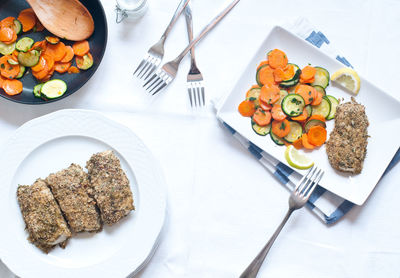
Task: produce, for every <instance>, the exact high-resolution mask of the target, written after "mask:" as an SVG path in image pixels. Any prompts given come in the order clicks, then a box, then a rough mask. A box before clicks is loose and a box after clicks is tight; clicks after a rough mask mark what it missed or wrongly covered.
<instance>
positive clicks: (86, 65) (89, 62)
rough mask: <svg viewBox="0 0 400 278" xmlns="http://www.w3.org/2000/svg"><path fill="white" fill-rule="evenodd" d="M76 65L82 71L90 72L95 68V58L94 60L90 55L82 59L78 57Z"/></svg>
mask: <svg viewBox="0 0 400 278" xmlns="http://www.w3.org/2000/svg"><path fill="white" fill-rule="evenodd" d="M81 59H83V60H81ZM76 65H77V66H78V68H80V69H81V70H88V69H90V68H91V67H92V66H93V58H92V56H91V55H90V54H89V55H88V54H86V55H84V56H83V57H82V58H80V57H77V58H76Z"/></svg>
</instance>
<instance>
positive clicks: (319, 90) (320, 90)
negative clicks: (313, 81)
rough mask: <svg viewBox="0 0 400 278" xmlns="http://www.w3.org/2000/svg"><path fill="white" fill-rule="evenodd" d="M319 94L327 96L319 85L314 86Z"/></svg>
mask: <svg viewBox="0 0 400 278" xmlns="http://www.w3.org/2000/svg"><path fill="white" fill-rule="evenodd" d="M312 87H313V88H314V89H315V90H317V92H320V93H321V94H322V95H323V96H325V95H326V92H325V89H324V88H323V87H321V86H319V85H313V86H312Z"/></svg>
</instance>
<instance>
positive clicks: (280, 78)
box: [274, 68, 285, 83]
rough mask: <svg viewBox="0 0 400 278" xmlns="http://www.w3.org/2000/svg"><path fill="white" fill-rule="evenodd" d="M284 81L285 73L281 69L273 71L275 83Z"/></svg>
mask: <svg viewBox="0 0 400 278" xmlns="http://www.w3.org/2000/svg"><path fill="white" fill-rule="evenodd" d="M284 79H285V72H284V71H283V69H281V68H277V69H275V70H274V80H275V82H276V83H279V82H281V81H283V80H284Z"/></svg>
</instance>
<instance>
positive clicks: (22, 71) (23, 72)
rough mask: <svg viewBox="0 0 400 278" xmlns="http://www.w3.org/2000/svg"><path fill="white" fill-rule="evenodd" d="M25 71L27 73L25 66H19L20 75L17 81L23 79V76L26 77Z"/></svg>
mask: <svg viewBox="0 0 400 278" xmlns="http://www.w3.org/2000/svg"><path fill="white" fill-rule="evenodd" d="M25 71H26V68H25V67H24V66H21V65H20V66H19V73H18V75H17V76H16V78H17V79H19V78H21V77H22V76H24V74H25Z"/></svg>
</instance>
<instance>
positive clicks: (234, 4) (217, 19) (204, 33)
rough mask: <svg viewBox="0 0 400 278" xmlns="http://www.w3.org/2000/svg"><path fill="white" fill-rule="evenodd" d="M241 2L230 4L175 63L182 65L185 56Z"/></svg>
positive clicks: (237, 0) (235, 0) (236, 0)
mask: <svg viewBox="0 0 400 278" xmlns="http://www.w3.org/2000/svg"><path fill="white" fill-rule="evenodd" d="M239 1H240V0H234V1H233V2H232V3H231V4H229V6H228V7H226V8H225V10H223V11H222V12H221V13H220V14H219V15H218V16H217V17H215V18H214V19H213V20H212V21H211V22H210V23H209V24H208V25H207V26H206V27H204V29H203V30H202V31H201V33H200V34H199V35H198V36H197V37H196V38H195V39H194V40H192V41H191V42H190V44H189V45H188V46H187V47H186V48H185V49H184V50H183V51H182V52H181V54H179V56H178V57H176V58H175V60H174V61H175V62H177V63H178V64H179V63H180V61H181V60H182V58H183V57H185V55H186V54H187V53H188V52H189V50H190V49H191V48H192V47H193V46H194V45H195V44H196V43H198V42H199V40H201V39H202V38H203V37H204V36H205V35H206V34H207V33H208V32H209V31H211V29H213V28H214V27H215V25H217V23H218V22H220V21H221V19H223V18H224V17H225V16H226V15H227V14H228V13H229V12H230V11H231V10H232V9H233V7H235V6H236V4H237V3H239Z"/></svg>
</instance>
